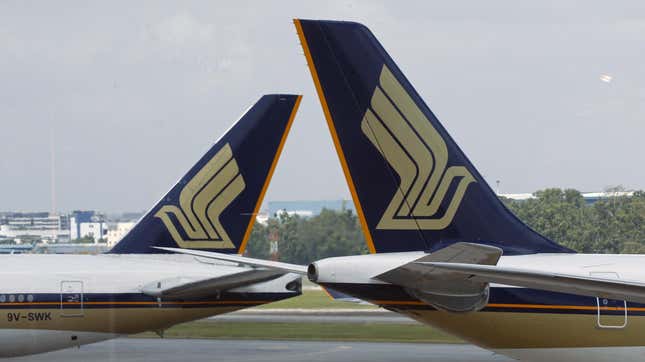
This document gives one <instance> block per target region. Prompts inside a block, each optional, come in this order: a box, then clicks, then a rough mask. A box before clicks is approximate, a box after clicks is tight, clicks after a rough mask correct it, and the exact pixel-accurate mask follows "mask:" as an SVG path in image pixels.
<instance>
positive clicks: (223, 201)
mask: <svg viewBox="0 0 645 362" xmlns="http://www.w3.org/2000/svg"><path fill="white" fill-rule="evenodd" d="M300 98H301V96H296V95H285V94H275V95H265V96H263V97H262V98H260V100H259V101H257V103H255V105H253V107H251V108H250V109H249V110H248V111H247V112H246V114H244V115H243V116H242V118H240V119H239V120H238V121H237V122H236V123H235V124H234V125H233V126H232V127H231V128H230V129H229V130H228V131H227V132H226V133H225V134H224V135H223V136H222V137H221V138H220V139H219V140H218V141H217V142H216V143H215V144H214V145H213V146H212V147H211V149H210V150H208V152H206V154H205V155H204V156H203V157H202V158H201V159H200V160H199V161H197V163H196V164H195V165H194V166H193V167H192V168H191V169H190V170H189V171H188V173H186V175H185V176H184V177H182V178H181V179H180V180H179V182H177V184H176V185H175V186H174V187H173V188H172V189H171V190H170V191H169V192H168V193H167V194H166V195H165V196H164V197H163V198H162V199H161V200H160V201H159V202H158V203H157V204H156V205H155V206H154V207H153V208H152V209H151V210H150V211H149V212H148V213H147V214H146V215H145V216H144V217H143V218H142V219H141V220H139V222H138V223H137V224H136V225H135V227H134V228H133V229H132V230H130V232H129V233H128V234H126V235H125V236H124V237H123V239H121V241H120V242H119V243H118V244H117V245H115V246H114V248H113V249H112V250H111V251H110V253H115V254H134V253H137V254H138V253H144V254H145V253H159V252H166V251H162V250H159V249H156V248H155V247H169V248H186V249H199V250H215V251H218V252H221V253H242V252H244V248H245V247H246V242H247V241H248V238H249V236H250V233H251V228H252V227H253V224H254V222H255V216H256V214H257V212H258V210H259V208H260V204H261V203H262V198H263V196H264V193H265V191H266V189H267V187H268V185H269V181H270V179H271V175H272V174H273V170H274V169H275V166H276V164H277V162H278V158H279V157H280V152H281V151H282V147H283V145H284V142H285V140H286V137H287V134H288V133H289V129H290V127H291V123H292V122H293V119H294V117H295V114H296V110H297V109H298V105H299V103H300ZM168 147H173V146H168Z"/></svg>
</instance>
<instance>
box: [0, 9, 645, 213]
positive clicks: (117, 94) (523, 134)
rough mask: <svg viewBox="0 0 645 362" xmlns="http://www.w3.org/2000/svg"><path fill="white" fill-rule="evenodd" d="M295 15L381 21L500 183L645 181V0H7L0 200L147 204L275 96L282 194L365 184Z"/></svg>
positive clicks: (414, 77)
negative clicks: (281, 110)
mask: <svg viewBox="0 0 645 362" xmlns="http://www.w3.org/2000/svg"><path fill="white" fill-rule="evenodd" d="M293 17H303V18H319V19H338V20H357V21H361V22H363V23H365V24H366V25H368V26H369V27H370V28H371V29H372V31H373V32H374V33H375V34H376V36H377V37H378V38H379V39H380V41H381V42H382V43H383V45H384V46H385V48H386V49H387V50H388V51H389V52H390V54H391V55H392V56H393V57H394V59H395V60H396V61H397V63H398V64H399V66H400V68H401V69H402V70H403V72H404V73H406V75H407V76H408V78H409V79H410V80H411V82H412V83H413V84H414V86H415V87H416V89H417V90H418V91H419V93H420V94H421V95H422V96H423V97H424V98H425V100H426V102H427V103H428V105H429V106H430V108H432V110H433V111H434V112H435V113H436V114H437V116H438V117H439V119H440V120H441V121H442V122H443V124H444V126H445V127H446V128H447V129H448V131H449V132H450V133H451V134H452V136H453V137H454V138H455V139H456V140H457V141H458V143H459V144H460V146H461V147H462V149H463V150H464V151H465V152H466V154H467V155H468V156H469V157H470V159H471V160H472V161H473V162H474V164H475V165H476V167H477V168H478V169H479V170H480V172H481V173H482V174H483V175H484V177H485V178H486V179H487V180H488V182H489V183H491V184H493V185H494V184H495V180H501V191H502V192H509V193H510V192H533V191H535V190H538V189H542V188H545V187H573V188H576V189H579V190H583V191H597V190H602V189H603V188H605V187H607V186H611V185H617V184H622V185H624V186H626V187H627V188H635V189H643V188H645V167H644V165H645V145H644V144H645V66H644V64H645V41H644V38H643V36H644V34H645V2H643V1H633V2H628V1H578V2H576V1H562V0H558V1H532V2H528V1H515V0H513V1H468V2H466V1H414V2H404V1H384V2H381V1H372V0H370V1H364V2H363V1H316V2H313V1H312V2H307V1H281V2H273V1H272V2H268V1H258V2H246V1H239V0H237V1H226V2H219V1H175V2H160V1H150V2H137V1H108V2H87V1H78V2H73V1H63V2H48V1H39V2H28V1H7V0H5V1H2V2H0V210H49V209H50V207H51V201H50V200H51V197H50V165H51V162H50V144H51V142H50V139H51V138H52V137H51V135H52V134H53V138H54V139H55V154H56V160H55V162H56V195H57V205H56V207H57V209H58V210H72V209H99V210H104V211H124V210H145V209H147V208H149V207H150V206H152V204H153V203H154V202H156V200H158V199H159V198H160V197H161V196H162V195H163V194H164V193H165V192H166V191H167V190H168V189H169V188H170V186H171V185H172V184H173V183H174V182H175V181H176V180H177V179H178V178H179V177H180V176H182V175H183V173H184V172H185V171H186V170H187V169H188V168H189V167H190V166H191V165H192V164H193V163H194V162H195V161H196V160H197V159H198V158H199V157H200V156H201V155H202V154H203V152H204V151H205V150H206V149H207V148H208V147H209V146H210V145H211V144H212V143H213V142H214V141H215V140H216V139H217V138H218V137H219V136H220V134H221V133H222V132H223V131H224V130H225V129H226V128H228V126H230V124H231V123H232V122H233V121H234V120H235V119H236V118H238V117H239V115H240V114H241V113H242V111H243V110H244V109H246V108H247V107H248V106H249V105H250V104H252V103H253V102H255V100H256V99H257V98H258V97H259V96H260V95H261V94H263V93H275V92H288V93H302V94H304V99H303V102H302V104H301V107H300V112H299V113H298V116H297V118H296V121H295V123H294V125H293V128H292V131H291V134H290V136H289V139H288V141H287V143H286V146H285V149H284V153H283V156H282V158H281V159H280V163H279V165H278V167H277V169H276V172H275V175H274V178H273V181H272V184H271V186H270V188H269V192H268V193H267V200H298V199H339V198H349V192H348V189H347V186H346V184H345V180H344V177H343V175H342V171H341V169H340V166H339V164H338V160H337V156H336V153H335V152H334V150H333V146H332V143H331V140H330V136H329V133H328V131H327V128H326V125H325V121H324V118H323V113H322V111H321V108H320V105H319V102H318V98H317V95H316V93H315V90H314V87H313V84H312V81H311V77H310V75H309V73H308V70H307V68H306V63H305V58H304V56H303V55H302V50H301V48H300V46H299V44H298V39H297V36H296V33H295V29H294V27H293V24H292V22H291V19H292V18H293Z"/></svg>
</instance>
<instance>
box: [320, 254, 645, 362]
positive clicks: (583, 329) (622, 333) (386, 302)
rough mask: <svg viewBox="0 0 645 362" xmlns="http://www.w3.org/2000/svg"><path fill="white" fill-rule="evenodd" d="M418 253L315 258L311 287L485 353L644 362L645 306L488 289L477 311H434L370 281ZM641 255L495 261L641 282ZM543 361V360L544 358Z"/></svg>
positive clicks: (507, 288) (643, 274)
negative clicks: (328, 290)
mask: <svg viewBox="0 0 645 362" xmlns="http://www.w3.org/2000/svg"><path fill="white" fill-rule="evenodd" d="M422 255H423V253H421V252H404V253H389V254H388V253H385V254H372V255H361V256H348V257H338V258H329V259H323V260H320V261H317V262H316V263H315V264H316V269H317V278H318V280H317V283H319V284H321V285H323V286H325V287H329V288H332V289H335V290H338V291H340V292H343V293H345V294H348V295H351V296H354V297H356V298H360V299H363V300H367V301H369V302H371V303H374V304H376V305H379V306H382V307H384V308H387V309H389V310H392V311H395V312H398V313H401V314H404V315H407V316H409V317H411V318H413V319H416V320H418V321H421V322H423V323H426V324H429V325H431V326H434V327H437V328H439V329H441V330H444V331H446V332H448V333H450V334H453V335H455V336H458V337H460V338H462V339H464V340H466V341H468V342H471V343H474V344H477V345H479V346H482V347H484V348H487V349H490V350H493V351H496V352H499V353H501V354H505V355H507V356H511V357H514V358H518V359H521V360H545V359H548V356H553V358H554V359H555V360H558V361H577V360H585V361H606V360H608V358H609V357H608V356H614V357H615V356H620V358H621V360H624V361H642V360H643V359H645V348H644V347H643V346H645V338H644V336H645V305H643V304H638V303H632V302H625V301H622V300H608V299H603V298H595V297H588V296H581V295H576V294H575V291H573V290H572V292H571V294H569V293H557V292H550V291H545V290H537V289H529V288H519V287H513V286H506V285H499V284H491V285H490V289H489V291H490V294H489V299H488V303H487V304H486V306H485V307H484V308H483V309H482V310H480V311H477V312H467V313H455V312H449V311H444V310H440V309H438V308H436V307H434V306H432V305H429V304H427V303H425V302H423V301H421V300H419V299H417V298H415V297H413V296H412V295H411V293H409V292H408V291H406V289H405V288H403V287H400V286H396V285H392V284H388V283H384V282H380V281H377V280H375V279H372V277H374V276H376V275H378V274H380V273H382V272H383V271H385V270H389V269H392V268H396V267H397V266H400V265H404V264H406V263H408V262H411V261H413V260H415V259H417V258H419V257H420V256H422ZM644 264H645V255H585V254H533V255H519V256H502V257H501V259H500V260H499V263H498V265H499V266H501V267H521V268H524V269H534V270H549V271H551V272H560V273H563V274H574V275H588V276H599V277H604V278H619V279H622V280H629V281H642V280H645V270H644V269H643V267H642V266H643V265H644ZM545 356H547V357H545Z"/></svg>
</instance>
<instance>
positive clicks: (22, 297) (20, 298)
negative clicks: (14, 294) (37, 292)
mask: <svg viewBox="0 0 645 362" xmlns="http://www.w3.org/2000/svg"><path fill="white" fill-rule="evenodd" d="M18 301H19V302H20V303H22V302H24V301H25V296H24V295H22V294H20V295H19V296H18Z"/></svg>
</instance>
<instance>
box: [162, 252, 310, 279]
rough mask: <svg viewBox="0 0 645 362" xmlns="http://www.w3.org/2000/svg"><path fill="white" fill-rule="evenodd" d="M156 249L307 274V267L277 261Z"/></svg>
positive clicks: (214, 253)
mask: <svg viewBox="0 0 645 362" xmlns="http://www.w3.org/2000/svg"><path fill="white" fill-rule="evenodd" d="M157 249H161V250H165V251H170V252H174V253H180V254H188V255H193V256H200V257H202V258H209V259H216V260H224V261H230V262H234V263H239V264H242V265H248V266H252V267H255V268H258V267H259V268H267V269H273V270H279V271H281V272H283V273H284V272H287V273H296V274H302V275H305V274H307V267H306V266H305V265H298V264H289V263H281V262H278V261H270V260H262V259H254V258H247V257H245V256H240V255H233V254H222V253H216V252H213V251H200V250H192V249H179V248H157Z"/></svg>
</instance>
